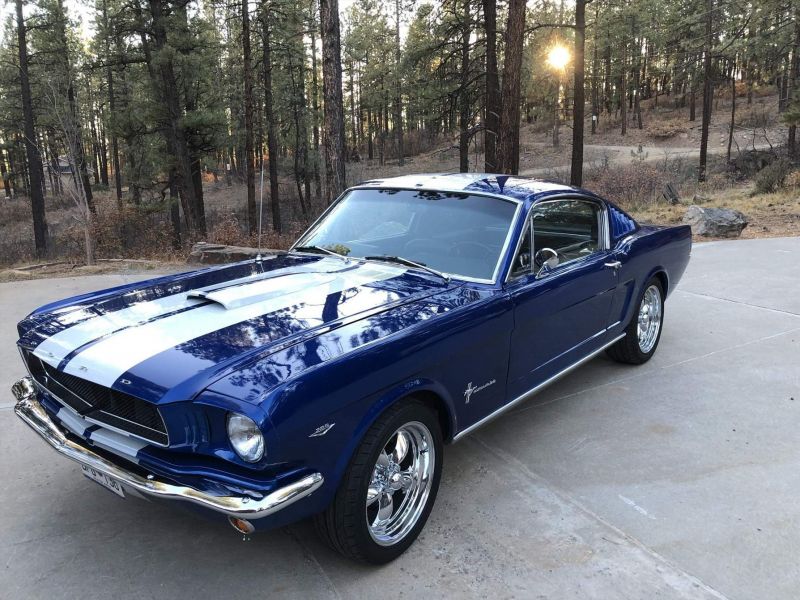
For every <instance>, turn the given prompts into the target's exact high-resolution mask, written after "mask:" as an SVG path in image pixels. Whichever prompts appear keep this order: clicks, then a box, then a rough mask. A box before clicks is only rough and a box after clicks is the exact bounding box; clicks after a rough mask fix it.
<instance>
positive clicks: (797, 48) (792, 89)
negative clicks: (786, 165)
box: [787, 8, 800, 159]
mask: <svg viewBox="0 0 800 600" xmlns="http://www.w3.org/2000/svg"><path fill="white" fill-rule="evenodd" d="M793 16H794V41H793V42H792V63H791V67H790V73H789V99H788V104H789V105H790V106H791V105H792V103H795V104H796V103H797V94H796V92H797V90H796V86H797V75H798V73H797V71H798V69H800V8H796V9H795V11H794V15H793ZM787 146H788V152H789V157H790V158H792V159H795V158H797V124H796V123H792V124H791V125H789V138H788V140H787Z"/></svg>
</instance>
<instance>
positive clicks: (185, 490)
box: [11, 377, 324, 520]
mask: <svg viewBox="0 0 800 600" xmlns="http://www.w3.org/2000/svg"><path fill="white" fill-rule="evenodd" d="M11 390H12V392H13V393H14V396H15V397H16V399H17V403H16V405H15V406H14V412H15V413H16V414H17V416H18V417H19V418H20V419H22V420H23V421H25V423H26V424H27V425H28V426H29V427H30V428H31V429H33V430H34V431H35V432H36V433H38V434H39V435H40V436H41V437H42V438H43V439H44V440H45V441H46V442H47V443H48V444H50V445H51V446H52V447H53V448H54V449H55V450H56V452H58V453H59V454H62V455H64V456H66V457H67V458H69V459H71V460H74V461H75V462H77V463H79V464H82V465H87V466H89V467H91V468H93V469H95V470H97V471H101V472H103V473H105V474H106V475H108V476H109V477H111V478H113V479H116V480H118V481H119V482H120V483H122V485H123V486H125V487H129V488H132V490H133V491H135V492H138V493H140V494H142V495H144V496H149V497H153V498H162V499H167V500H183V501H186V502H191V503H193V504H198V505H200V506H202V507H205V508H208V509H210V510H213V511H216V512H218V513H222V514H224V515H228V516H232V517H240V518H244V519H250V520H254V519H260V518H262V517H266V516H268V515H271V514H273V513H275V512H278V511H279V510H281V509H283V508H286V507H287V506H289V505H290V504H293V503H294V502H297V501H298V500H300V499H302V498H305V497H306V496H309V495H310V494H312V493H313V492H314V491H316V490H317V489H319V487H320V486H321V485H322V484H323V482H324V478H323V477H322V474H321V473H312V474H310V475H306V476H305V477H303V478H301V479H298V480H297V481H295V482H294V483H290V484H289V485H286V486H284V487H282V488H280V489H277V490H275V491H274V492H271V493H269V494H267V495H266V496H264V497H263V498H260V499H256V498H251V497H249V496H214V495H211V494H208V493H206V492H203V491H201V490H197V489H195V488H191V487H186V486H180V485H173V484H171V483H167V482H165V481H159V480H158V479H156V478H153V479H148V478H145V477H142V476H141V475H138V474H136V473H133V472H131V471H128V470H127V469H125V468H123V467H121V466H118V465H116V464H114V463H112V462H111V461H109V460H107V459H105V458H103V457H102V456H100V455H99V454H96V453H95V452H93V451H92V450H90V449H89V448H86V447H84V446H82V445H80V444H78V443H75V442H73V441H71V440H70V439H68V438H67V437H66V436H65V435H64V433H63V432H62V431H61V429H60V428H59V427H58V426H57V425H56V424H55V422H53V420H52V419H51V418H50V416H49V415H48V414H47V412H46V411H45V410H44V408H43V407H42V405H41V403H40V402H39V401H38V400H37V399H36V388H35V387H34V385H33V381H32V380H31V378H30V377H23V378H22V379H20V380H19V381H17V382H16V383H15V384H14V385H13V387H12V388H11Z"/></svg>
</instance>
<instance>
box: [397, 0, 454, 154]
mask: <svg viewBox="0 0 800 600" xmlns="http://www.w3.org/2000/svg"><path fill="white" fill-rule="evenodd" d="M467 8H469V4H467ZM394 14H395V20H394V103H393V104H394V115H393V116H392V120H393V121H394V123H393V125H394V137H395V140H396V143H397V164H398V165H400V166H401V167H402V166H403V165H405V163H406V161H405V157H404V148H403V89H402V81H401V77H400V0H394ZM468 14H469V13H468Z"/></svg>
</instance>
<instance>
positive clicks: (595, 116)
mask: <svg viewBox="0 0 800 600" xmlns="http://www.w3.org/2000/svg"><path fill="white" fill-rule="evenodd" d="M599 17H600V3H599V2H598V3H596V4H595V7H594V22H595V27H594V44H593V46H594V47H593V49H592V51H593V52H592V135H594V134H595V133H597V121H598V120H599V119H600V80H599V73H598V71H599V69H600V63H599V61H598V55H597V42H598V40H597V22H598V19H599ZM584 33H585V27H584ZM584 39H585V36H584Z"/></svg>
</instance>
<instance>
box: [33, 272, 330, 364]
mask: <svg viewBox="0 0 800 600" xmlns="http://www.w3.org/2000/svg"><path fill="white" fill-rule="evenodd" d="M341 266H342V263H341V261H340V260H339V259H336V260H332V259H328V258H323V259H321V260H319V261H316V262H314V263H312V264H310V265H299V266H294V267H285V268H283V269H276V270H274V271H270V272H268V273H267V275H268V276H269V277H270V278H272V277H275V276H278V277H280V276H281V275H286V274H288V273H295V272H297V273H303V272H309V271H311V270H312V269H313V271H321V270H322V271H325V270H330V269H334V268H337V267H338V268H341ZM263 277H264V276H263V275H262V274H257V275H248V276H247V277H242V278H240V279H234V280H232V281H226V282H224V283H218V284H214V285H211V286H207V287H204V288H199V289H197V290H189V291H186V292H181V293H178V294H173V295H171V296H165V297H163V298H158V299H156V300H150V301H147V302H139V303H137V304H134V305H132V306H129V307H127V308H123V309H121V310H117V311H113V312H109V313H106V314H103V315H95V316H93V317H92V318H89V319H87V320H85V321H82V322H80V323H78V324H77V325H73V326H71V327H67V328H66V329H64V330H62V331H59V332H58V333H56V334H54V335H52V336H51V337H49V338H47V339H46V340H44V341H43V342H42V343H41V344H39V345H38V346H37V347H36V349H35V350H34V351H33V354H34V355H35V356H37V357H39V358H40V359H42V360H43V361H45V362H46V363H48V364H49V365H52V366H53V367H58V366H59V364H60V363H61V361H62V360H64V359H65V358H66V357H67V356H68V355H69V354H70V353H71V352H73V351H75V350H77V349H78V348H80V347H81V346H83V345H84V344H88V343H89V342H92V341H94V340H97V339H99V338H101V337H103V336H106V335H109V334H111V333H113V332H115V331H117V330H119V329H123V328H125V327H131V326H133V325H136V324H138V323H142V322H144V321H149V320H151V319H155V318H157V317H160V316H162V315H165V314H168V313H170V312H174V311H176V310H181V309H184V308H188V307H190V306H194V305H197V304H201V303H202V302H203V301H202V300H198V299H196V298H190V296H191V295H193V294H196V293H198V292H213V290H215V289H220V288H223V287H227V286H233V287H231V288H229V289H230V290H233V292H232V293H235V290H241V289H246V288H247V287H249V286H248V285H247V281H248V280H249V279H252V280H253V281H254V283H257V282H259V281H264V279H263ZM270 280H271V279H267V280H266V281H270ZM242 284H244V285H242ZM221 292H222V290H221V289H220V291H218V292H214V293H216V294H219V293H221ZM128 293H130V292H128ZM77 312H78V313H79V315H77V316H78V317H80V316H85V315H86V313H87V311H85V310H82V311H77ZM63 318H64V320H67V319H76V316H75V315H73V313H68V314H66V315H64V317H63Z"/></svg>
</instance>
